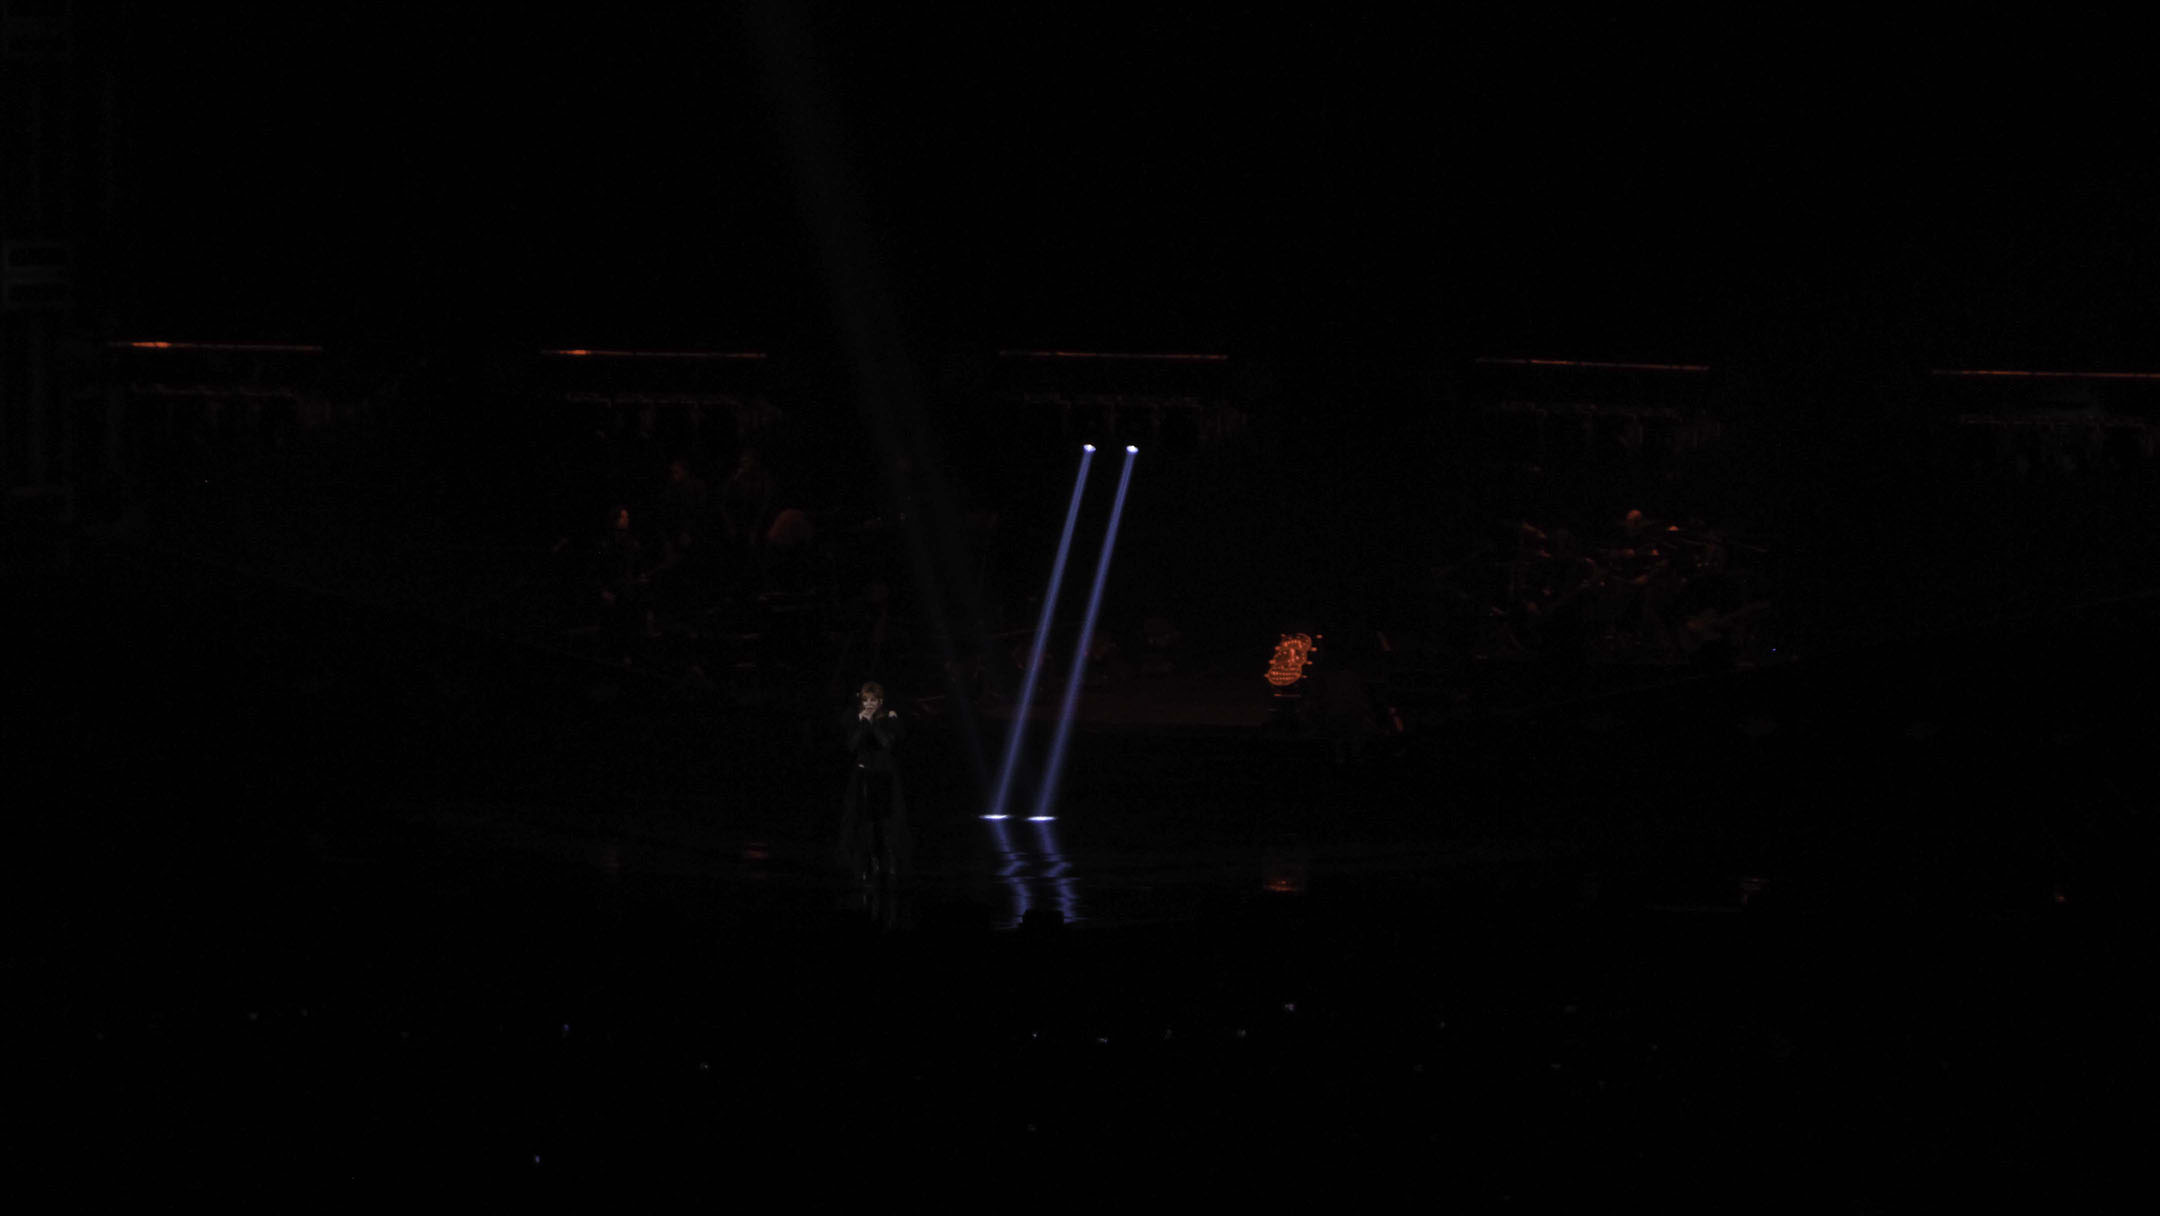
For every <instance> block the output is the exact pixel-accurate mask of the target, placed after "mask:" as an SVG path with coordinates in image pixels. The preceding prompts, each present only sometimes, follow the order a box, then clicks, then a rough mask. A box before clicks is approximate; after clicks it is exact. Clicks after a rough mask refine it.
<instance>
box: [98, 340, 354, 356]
mask: <svg viewBox="0 0 2160 1216" xmlns="http://www.w3.org/2000/svg"><path fill="white" fill-rule="evenodd" d="M105 346H106V348H107V349H109V350H230V351H258V352H259V351H270V352H284V353H287V354H301V355H319V354H321V353H322V347H320V346H312V345H303V344H300V343H293V342H107V343H106V344H105Z"/></svg>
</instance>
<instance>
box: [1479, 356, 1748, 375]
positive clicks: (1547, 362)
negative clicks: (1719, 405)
mask: <svg viewBox="0 0 2160 1216" xmlns="http://www.w3.org/2000/svg"><path fill="white" fill-rule="evenodd" d="M1478 362H1479V363H1497V364H1501V365H1503V366H1506V367H1594V368H1597V369H1599V370H1601V371H1622V372H1706V371H1709V370H1710V368H1709V367H1708V366H1707V365H1704V364H1701V363H1597V362H1593V361H1591V360H1587V359H1479V360H1478Z"/></svg>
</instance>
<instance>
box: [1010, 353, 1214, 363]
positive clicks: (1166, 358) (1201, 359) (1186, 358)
mask: <svg viewBox="0 0 2160 1216" xmlns="http://www.w3.org/2000/svg"><path fill="white" fill-rule="evenodd" d="M998 357H999V358H1001V359H1127V360H1133V361H1136V362H1157V363H1228V362H1229V361H1230V356H1228V355H1131V354H1109V353H1105V352H1103V351H1094V350H1001V351H999V352H998Z"/></svg>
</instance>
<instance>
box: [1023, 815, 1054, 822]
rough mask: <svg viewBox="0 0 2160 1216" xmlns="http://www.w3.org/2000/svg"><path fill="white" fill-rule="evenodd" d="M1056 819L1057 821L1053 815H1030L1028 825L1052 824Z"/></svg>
mask: <svg viewBox="0 0 2160 1216" xmlns="http://www.w3.org/2000/svg"><path fill="white" fill-rule="evenodd" d="M1056 819H1057V816H1055V815H1030V816H1028V822H1029V823H1051V822H1054V821H1055V820H1056Z"/></svg>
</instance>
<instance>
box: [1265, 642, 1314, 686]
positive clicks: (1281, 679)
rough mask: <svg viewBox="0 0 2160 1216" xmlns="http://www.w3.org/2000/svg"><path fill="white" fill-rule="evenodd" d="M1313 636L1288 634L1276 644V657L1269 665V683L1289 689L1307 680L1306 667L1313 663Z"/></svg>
mask: <svg viewBox="0 0 2160 1216" xmlns="http://www.w3.org/2000/svg"><path fill="white" fill-rule="evenodd" d="M1312 656H1313V639H1312V635H1310V634H1304V633H1286V634H1284V635H1282V641H1280V642H1277V643H1276V644H1275V657H1274V659H1273V660H1271V661H1270V662H1269V663H1268V669H1267V682H1268V683H1270V684H1273V685H1274V686H1275V687H1277V688H1288V687H1290V686H1291V685H1292V684H1295V683H1297V682H1298V681H1299V680H1302V679H1304V678H1305V665H1306V664H1307V663H1310V662H1311V661H1312Z"/></svg>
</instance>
